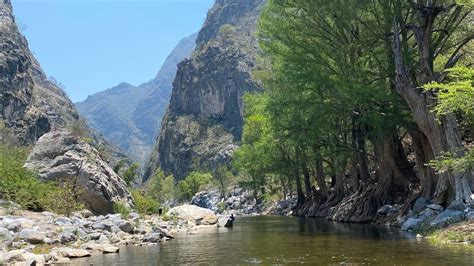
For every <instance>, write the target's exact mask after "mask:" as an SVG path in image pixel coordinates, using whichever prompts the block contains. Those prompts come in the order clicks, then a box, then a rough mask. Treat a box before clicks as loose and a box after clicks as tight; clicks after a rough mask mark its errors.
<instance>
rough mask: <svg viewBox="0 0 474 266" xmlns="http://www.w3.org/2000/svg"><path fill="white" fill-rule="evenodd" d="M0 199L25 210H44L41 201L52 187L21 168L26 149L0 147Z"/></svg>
mask: <svg viewBox="0 0 474 266" xmlns="http://www.w3.org/2000/svg"><path fill="white" fill-rule="evenodd" d="M0 154H1V158H0V197H1V198H3V199H5V200H11V201H14V202H16V203H18V204H19V205H20V206H22V207H23V208H25V209H32V210H42V209H45V206H44V205H43V203H42V202H43V200H44V199H45V198H46V196H47V195H48V193H49V192H51V191H53V190H54V186H52V185H51V184H46V183H43V182H41V181H40V180H38V179H36V178H35V174H34V173H32V172H30V171H27V170H25V169H24V168H23V164H24V161H25V158H26V155H27V149H25V148H16V147H9V146H5V145H0Z"/></svg>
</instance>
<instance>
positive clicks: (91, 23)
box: [12, 0, 214, 102]
mask: <svg viewBox="0 0 474 266" xmlns="http://www.w3.org/2000/svg"><path fill="white" fill-rule="evenodd" d="M213 3H214V0H12V4H13V10H14V14H15V17H16V20H17V23H18V24H19V25H20V29H21V31H22V33H23V34H24V35H25V36H26V38H27V39H28V42H29V47H30V50H31V51H32V52H33V54H34V55H35V57H36V59H37V60H38V61H39V62H40V64H41V66H42V67H43V70H44V71H45V72H46V74H47V75H48V76H51V77H54V78H55V79H56V80H57V81H58V82H60V83H62V84H63V86H64V87H65V89H66V91H67V93H68V95H69V97H70V98H71V100H72V101H73V102H78V101H82V100H84V99H86V98H87V96H88V95H92V94H94V93H96V92H99V91H102V90H105V89H108V88H110V87H113V86H115V85H117V84H119V83H120V82H128V83H130V84H133V85H139V84H141V83H143V82H146V81H148V80H150V79H152V78H153V77H154V76H155V75H156V73H157V72H158V70H159V68H160V66H161V65H162V63H163V62H164V60H165V59H166V57H167V56H168V54H169V53H170V52H171V50H173V48H174V47H175V45H176V44H178V42H179V40H181V39H182V38H184V37H186V36H189V35H191V34H193V33H194V32H197V31H199V29H200V28H201V26H202V24H203V23H204V20H205V18H206V14H207V10H208V9H209V8H210V7H211V6H212V4H213Z"/></svg>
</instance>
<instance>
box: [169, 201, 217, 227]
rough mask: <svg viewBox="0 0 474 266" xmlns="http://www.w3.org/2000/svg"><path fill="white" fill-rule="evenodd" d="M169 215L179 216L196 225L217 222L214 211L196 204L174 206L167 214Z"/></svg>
mask: <svg viewBox="0 0 474 266" xmlns="http://www.w3.org/2000/svg"><path fill="white" fill-rule="evenodd" d="M166 215H167V216H168V217H177V218H178V219H181V220H185V221H188V222H192V223H194V224H196V225H201V224H203V225H210V224H216V223H217V216H216V215H214V212H213V211H211V210H209V209H205V208H201V207H198V206H195V205H181V206H177V207H174V208H172V209H170V210H169V211H168V213H167V214H166Z"/></svg>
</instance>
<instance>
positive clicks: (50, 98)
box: [0, 0, 133, 213]
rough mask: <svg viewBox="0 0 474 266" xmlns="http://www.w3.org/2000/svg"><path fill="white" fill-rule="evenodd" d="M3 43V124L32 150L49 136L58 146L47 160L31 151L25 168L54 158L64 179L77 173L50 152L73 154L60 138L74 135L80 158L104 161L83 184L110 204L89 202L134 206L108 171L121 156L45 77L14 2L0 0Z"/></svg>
mask: <svg viewBox="0 0 474 266" xmlns="http://www.w3.org/2000/svg"><path fill="white" fill-rule="evenodd" d="M0 47H1V49H0V122H1V123H3V124H4V125H5V126H6V127H7V128H9V129H10V131H12V132H13V135H14V137H15V138H17V139H19V140H20V142H21V145H31V146H34V148H33V150H35V149H38V147H39V146H41V145H38V141H39V140H40V139H42V138H41V137H42V136H47V135H49V136H50V137H49V140H50V143H54V144H55V145H56V146H55V148H54V150H53V151H51V152H49V153H44V154H43V155H44V158H40V157H38V156H37V157H35V156H31V155H30V157H29V164H27V166H31V165H33V166H34V165H37V163H38V162H39V161H41V160H43V159H45V158H47V159H50V160H53V161H52V164H51V167H47V169H52V167H54V168H55V169H62V171H63V172H64V173H65V174H64V175H63V176H61V178H67V177H73V176H75V174H76V173H74V171H73V169H71V168H70V167H69V166H70V164H68V161H67V160H63V159H61V158H57V157H56V156H52V154H53V153H54V152H57V151H58V150H61V151H62V152H63V153H64V154H65V158H66V157H67V158H69V157H68V156H70V155H71V154H73V153H74V150H73V147H71V146H68V144H67V143H65V142H61V141H60V138H62V136H64V135H68V136H71V138H75V139H76V140H77V141H78V142H80V143H81V148H82V149H83V150H84V152H82V153H81V154H80V155H81V156H82V157H83V158H82V159H84V158H89V157H90V156H93V157H91V158H94V163H95V164H96V165H100V167H97V169H98V170H97V171H90V173H89V176H88V181H89V183H87V184H86V183H84V184H80V185H83V186H84V187H85V189H86V190H87V189H89V188H90V187H91V184H95V185H94V186H93V187H94V190H90V189H89V190H88V192H87V193H91V194H95V195H97V196H99V197H101V196H100V195H102V194H104V193H105V192H104V191H107V197H102V198H103V199H104V201H103V202H107V204H105V203H104V204H103V205H101V206H107V208H100V207H97V206H96V207H94V208H92V206H91V209H92V210H93V211H95V212H97V213H103V212H108V211H110V206H111V204H112V202H116V201H124V203H126V204H129V205H133V203H132V200H131V196H130V194H129V192H128V190H127V188H126V186H125V185H124V182H123V181H122V180H121V179H120V177H118V176H117V175H116V174H115V173H109V172H110V171H111V169H110V167H109V166H108V165H107V162H108V163H113V161H115V160H114V158H117V157H122V158H123V156H122V155H121V154H120V153H118V152H116V150H115V149H113V148H112V147H111V146H109V145H108V143H106V142H105V141H104V140H103V139H102V138H101V137H100V136H98V135H97V134H95V133H94V132H91V131H90V130H89V129H88V128H87V126H86V124H85V123H84V121H82V120H81V119H80V118H79V114H78V113H77V111H76V109H75V107H74V105H73V104H72V102H71V101H70V100H69V99H68V97H67V95H66V94H65V93H64V92H63V91H62V89H61V88H60V87H59V86H57V85H56V84H55V83H54V82H52V81H50V80H48V79H47V78H46V75H45V74H44V72H43V70H42V69H41V67H40V65H39V63H38V62H37V61H36V59H35V58H34V57H33V55H32V53H31V52H30V50H29V48H28V42H27V41H26V39H25V38H24V37H23V36H22V35H21V34H20V32H19V31H18V27H17V25H16V23H15V18H14V16H13V12H12V6H11V3H10V0H0ZM59 132H61V133H59ZM51 136H55V137H53V138H51ZM0 137H1V136H0ZM92 145H93V146H95V147H97V149H95V148H93V147H92ZM46 146H48V147H52V146H51V145H46ZM98 150H100V152H99V151H98ZM81 156H79V157H81ZM30 168H31V169H32V170H35V171H36V170H38V169H36V168H35V167H30ZM112 172H113V171H112ZM48 173H49V174H50V175H49V174H48ZM66 173H71V175H68V174H66ZM76 177H77V176H76ZM42 178H44V179H47V180H54V179H56V178H59V177H58V176H55V175H54V174H53V173H52V172H44V173H42ZM112 179H114V180H112ZM112 181H113V182H112ZM117 191H118V192H117ZM109 192H110V193H109ZM85 198H87V197H84V199H85Z"/></svg>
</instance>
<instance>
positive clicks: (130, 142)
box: [76, 33, 197, 162]
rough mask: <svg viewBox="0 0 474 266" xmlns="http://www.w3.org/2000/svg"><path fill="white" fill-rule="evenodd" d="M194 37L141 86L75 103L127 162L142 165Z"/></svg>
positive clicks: (180, 45)
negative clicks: (125, 155) (120, 150)
mask: <svg viewBox="0 0 474 266" xmlns="http://www.w3.org/2000/svg"><path fill="white" fill-rule="evenodd" d="M196 37H197V33H196V34H193V35H191V36H188V37H186V38H184V39H182V40H181V41H180V42H179V43H178V45H177V46H176V47H175V48H174V49H173V51H172V52H171V53H170V54H169V56H168V57H167V58H166V60H165V62H164V63H163V66H162V67H161V69H160V70H159V72H158V74H157V75H156V77H155V78H154V79H152V80H150V81H148V82H146V83H143V84H141V85H140V86H133V85H131V84H128V83H125V82H123V83H120V84H118V85H117V86H115V87H113V88H110V89H107V90H105V91H101V92H98V93H96V94H94V95H91V96H89V97H87V99H86V100H85V101H83V102H79V103H76V106H77V109H78V111H79V113H80V114H81V115H82V116H83V117H84V118H85V119H86V120H87V122H88V123H89V125H90V126H91V127H92V128H94V129H95V130H97V131H98V132H99V133H101V134H102V135H104V136H105V137H106V138H107V139H108V140H109V141H111V142H112V143H113V144H115V145H117V146H119V147H121V148H122V149H123V150H124V151H125V153H126V154H127V155H128V156H129V157H130V158H132V159H133V160H135V161H137V162H144V160H145V158H147V157H148V155H149V153H150V150H151V147H152V146H153V142H154V138H155V133H156V132H159V129H160V123H161V119H162V118H163V115H164V113H165V110H166V108H167V106H168V102H169V99H170V96H171V89H172V83H173V80H174V78H175V75H176V69H177V65H178V63H179V62H181V61H182V60H184V59H185V58H186V57H188V56H189V55H190V54H191V52H192V51H193V50H194V48H195V43H196ZM157 130H158V131H157Z"/></svg>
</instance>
